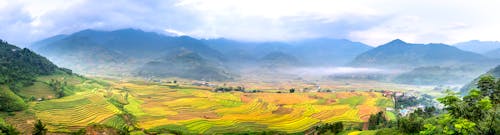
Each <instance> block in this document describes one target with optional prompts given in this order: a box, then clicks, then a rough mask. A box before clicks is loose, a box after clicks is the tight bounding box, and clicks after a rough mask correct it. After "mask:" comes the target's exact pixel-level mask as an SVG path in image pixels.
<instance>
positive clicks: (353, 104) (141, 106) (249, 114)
mask: <svg viewBox="0 0 500 135" xmlns="http://www.w3.org/2000/svg"><path fill="white" fill-rule="evenodd" d="M94 85H95V86H93V87H95V88H94V90H90V91H85V92H78V93H76V94H75V95H72V96H68V97H64V98H61V99H54V100H48V101H42V102H40V103H35V104H32V105H33V112H34V113H35V116H36V117H37V118H39V119H41V120H43V121H45V122H46V123H47V125H48V128H49V130H50V131H53V132H69V131H74V130H76V129H79V128H82V127H85V126H87V125H88V124H92V123H100V124H105V125H109V126H117V125H121V124H123V123H126V122H132V121H133V120H132V119H129V120H124V118H123V117H118V116H119V115H123V114H125V113H129V114H131V115H133V116H134V118H133V119H134V121H135V125H136V126H137V127H138V128H142V129H147V130H151V131H161V130H169V131H176V132H182V133H192V134H199V133H204V134H211V133H221V132H222V133H223V132H250V131H281V132H287V133H296V132H303V131H306V130H308V129H309V128H311V127H313V126H315V125H317V124H321V123H331V122H339V121H342V122H351V123H362V122H366V121H367V120H368V118H369V116H370V114H374V113H376V112H378V111H380V110H384V109H385V108H386V107H391V106H393V103H392V102H391V101H390V100H389V99H388V98H386V97H383V96H382V95H381V93H378V92H310V93H301V92H297V93H274V92H272V93H271V92H264V93H244V92H213V91H211V89H208V88H206V87H196V86H189V85H178V84H168V85H161V84H153V83H147V84H141V83H140V82H109V87H102V85H98V84H94ZM113 104H115V105H118V106H123V108H122V109H120V108H119V107H117V106H114V105H113Z"/></svg>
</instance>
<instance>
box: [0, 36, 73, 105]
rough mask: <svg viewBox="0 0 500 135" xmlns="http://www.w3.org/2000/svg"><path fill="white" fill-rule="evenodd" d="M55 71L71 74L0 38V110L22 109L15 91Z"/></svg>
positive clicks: (19, 98) (22, 101)
mask: <svg viewBox="0 0 500 135" xmlns="http://www.w3.org/2000/svg"><path fill="white" fill-rule="evenodd" d="M57 72H63V73H66V74H71V70H68V69H63V68H59V67H57V66H56V65H54V64H52V62H50V61H49V60H47V59H46V58H45V57H42V56H40V55H38V54H36V53H34V52H32V51H31V50H29V49H26V48H23V49H21V48H19V47H16V46H14V45H11V44H8V43H7V42H5V41H2V40H0V111H18V110H22V109H24V108H25V105H24V100H23V99H22V98H21V97H19V95H17V93H18V92H20V91H21V89H22V88H23V87H27V86H31V85H33V83H34V82H35V80H36V78H37V77H38V76H45V75H52V74H56V73H57Z"/></svg>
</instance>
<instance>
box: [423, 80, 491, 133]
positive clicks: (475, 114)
mask: <svg viewBox="0 0 500 135" xmlns="http://www.w3.org/2000/svg"><path fill="white" fill-rule="evenodd" d="M497 85H498V84H496V82H495V78H494V77H492V76H483V77H481V78H480V80H479V81H478V88H479V90H478V89H472V90H470V91H469V94H468V95H466V96H464V97H463V98H459V97H457V96H456V94H455V93H453V92H450V91H449V92H448V95H447V96H445V97H442V98H439V99H438V100H439V101H440V102H441V103H442V104H444V105H445V108H444V109H445V110H446V111H447V113H446V114H444V115H442V116H439V117H437V120H435V121H430V122H429V124H426V125H424V127H425V130H424V131H421V132H420V133H422V134H436V133H437V134H497V133H499V132H500V131H499V129H498V127H499V125H500V120H499V117H500V114H499V113H498V111H499V107H498V101H497V99H496V97H497V96H498V91H499V87H496V86H497Z"/></svg>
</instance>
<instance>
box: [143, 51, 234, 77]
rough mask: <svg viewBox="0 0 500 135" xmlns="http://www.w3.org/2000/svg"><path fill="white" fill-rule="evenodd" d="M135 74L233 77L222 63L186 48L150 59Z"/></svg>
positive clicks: (146, 75)
mask: <svg viewBox="0 0 500 135" xmlns="http://www.w3.org/2000/svg"><path fill="white" fill-rule="evenodd" d="M135 74H137V75H138V76H143V77H182V78H190V79H196V80H206V81H222V80H230V79H231V75H230V74H229V73H228V72H227V71H226V70H225V68H224V67H223V66H222V65H221V64H220V63H218V62H214V61H212V60H209V59H205V58H203V57H202V56H200V55H199V54H198V53H195V52H193V51H189V50H186V49H181V50H179V51H176V53H169V54H168V55H166V56H164V57H161V58H159V59H157V60H154V61H150V62H148V63H146V64H145V65H144V66H142V67H140V68H139V69H137V70H136V73H135Z"/></svg>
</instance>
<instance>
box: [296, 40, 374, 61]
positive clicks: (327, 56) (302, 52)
mask: <svg viewBox="0 0 500 135" xmlns="http://www.w3.org/2000/svg"><path fill="white" fill-rule="evenodd" d="M291 44H292V45H294V48H293V49H292V51H291V53H292V54H294V55H295V56H298V58H299V59H300V60H301V61H305V62H308V63H307V64H311V65H314V66H340V65H345V64H346V63H348V62H349V61H351V60H353V59H354V58H355V57H356V56H357V55H359V54H361V53H363V52H366V51H368V50H370V49H372V48H373V47H371V46H368V45H365V44H363V43H360V42H353V41H350V40H347V39H330V38H317V39H307V40H302V41H296V42H293V43H291Z"/></svg>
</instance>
